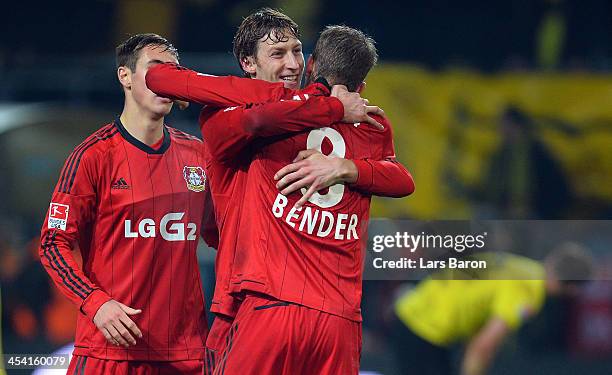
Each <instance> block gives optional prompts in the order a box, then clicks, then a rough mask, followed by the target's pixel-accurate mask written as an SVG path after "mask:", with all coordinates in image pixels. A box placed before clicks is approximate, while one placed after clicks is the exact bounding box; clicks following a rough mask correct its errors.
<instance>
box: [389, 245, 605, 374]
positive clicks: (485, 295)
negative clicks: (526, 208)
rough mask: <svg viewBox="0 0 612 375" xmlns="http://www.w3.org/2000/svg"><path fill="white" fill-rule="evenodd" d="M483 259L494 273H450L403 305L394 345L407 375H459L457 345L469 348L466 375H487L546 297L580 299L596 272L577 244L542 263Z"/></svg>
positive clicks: (409, 295) (428, 282)
mask: <svg viewBox="0 0 612 375" xmlns="http://www.w3.org/2000/svg"><path fill="white" fill-rule="evenodd" d="M477 257H478V260H485V261H486V262H487V269H486V270H479V271H478V273H477V274H472V275H471V276H472V277H471V279H469V280H459V279H458V278H459V277H458V276H457V275H456V274H455V275H454V274H453V273H452V272H453V270H448V269H446V270H443V271H439V272H437V273H435V274H432V275H431V276H430V277H428V278H427V279H425V280H423V281H422V282H421V283H419V284H418V285H417V286H416V287H415V288H414V289H412V290H410V291H408V292H406V293H403V294H402V295H401V296H400V297H399V298H398V299H397V301H396V303H395V306H394V313H395V314H394V319H395V327H394V329H393V340H394V349H395V351H396V354H397V358H398V364H399V365H400V367H401V370H402V373H403V374H418V375H429V374H431V375H446V374H452V373H453V372H452V366H451V359H450V347H451V346H452V345H454V344H456V343H465V344H466V348H465V353H464V355H463V360H462V364H461V372H460V373H461V375H482V374H485V373H486V371H487V369H488V368H489V365H490V364H491V362H492V360H493V358H494V356H495V353H496V351H497V349H498V348H499V347H500V345H501V343H502V342H503V341H504V339H505V338H506V337H507V336H508V334H509V333H511V332H512V331H515V330H517V329H518V328H519V327H520V326H521V324H522V323H523V322H525V320H527V319H528V318H530V317H532V316H534V315H535V314H537V313H538V312H539V311H540V310H541V308H542V306H543V304H544V300H545V297H546V295H568V294H570V295H571V294H575V293H577V292H578V291H579V288H580V284H582V283H583V281H585V280H587V279H588V278H589V277H590V275H591V272H592V268H593V267H592V261H591V257H590V256H589V254H588V252H587V251H586V250H585V249H584V248H582V247H581V246H580V245H577V244H565V245H562V246H561V247H559V248H557V249H555V250H553V251H552V252H551V253H550V254H549V255H548V256H547V257H546V259H545V260H544V262H543V263H540V262H537V261H535V260H532V259H529V258H525V257H521V256H517V255H511V254H505V253H504V254H494V253H484V254H480V255H478V256H477ZM463 278H466V277H463Z"/></svg>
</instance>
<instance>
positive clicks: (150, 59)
mask: <svg viewBox="0 0 612 375" xmlns="http://www.w3.org/2000/svg"><path fill="white" fill-rule="evenodd" d="M165 62H173V63H178V60H177V58H176V56H175V55H174V54H172V53H171V52H169V51H168V50H166V48H165V47H164V46H158V45H148V46H145V47H144V48H142V49H141V50H140V53H139V55H138V59H137V60H136V65H135V68H134V71H132V70H131V69H130V68H128V67H127V66H120V67H119V68H118V69H117V75H118V77H119V81H120V82H121V85H122V86H123V88H124V92H125V96H126V99H127V100H130V101H132V102H134V103H135V104H136V106H137V107H138V108H139V110H141V111H144V112H146V113H149V114H151V116H152V117H163V116H166V115H167V114H168V113H170V110H171V109H172V100H170V99H167V98H162V97H161V96H157V95H156V94H155V93H154V92H153V91H151V90H149V88H148V87H147V85H146V82H145V74H146V73H147V70H148V69H149V68H150V67H151V66H153V65H156V64H160V63H165Z"/></svg>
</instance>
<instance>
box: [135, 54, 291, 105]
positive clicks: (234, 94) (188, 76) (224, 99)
mask: <svg viewBox="0 0 612 375" xmlns="http://www.w3.org/2000/svg"><path fill="white" fill-rule="evenodd" d="M145 79H146V82H147V87H148V88H149V89H150V90H151V91H153V92H154V93H156V94H157V95H159V96H163V97H166V98H170V99H175V100H185V101H188V102H193V103H198V104H202V105H209V106H212V107H231V106H241V105H246V104H250V103H263V102H267V101H270V100H273V101H278V100H280V99H281V98H284V97H291V95H292V93H293V90H289V89H285V87H284V86H283V84H282V83H280V82H277V83H271V82H266V81H263V80H258V79H250V78H238V77H232V76H225V77H217V76H213V75H208V74H203V73H198V72H196V71H193V70H190V69H187V68H185V67H182V66H180V65H177V64H173V63H163V64H157V65H154V66H152V67H151V68H149V70H148V71H147V74H146V76H145Z"/></svg>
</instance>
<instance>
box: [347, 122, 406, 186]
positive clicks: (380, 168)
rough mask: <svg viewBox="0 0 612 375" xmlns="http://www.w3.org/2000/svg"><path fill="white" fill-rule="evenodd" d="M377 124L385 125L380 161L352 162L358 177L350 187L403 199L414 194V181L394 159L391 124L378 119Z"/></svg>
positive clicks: (364, 160)
mask: <svg viewBox="0 0 612 375" xmlns="http://www.w3.org/2000/svg"><path fill="white" fill-rule="evenodd" d="M379 122H381V123H383V124H384V125H385V130H384V131H383V132H382V133H381V135H382V137H383V139H382V153H381V155H380V159H378V160H377V159H363V160H353V162H354V163H355V166H356V167H357V171H358V177H357V181H356V182H355V183H354V184H352V186H353V187H355V188H357V189H359V190H362V191H364V192H367V193H370V194H373V195H378V196H382V197H394V198H401V197H405V196H407V195H410V194H412V193H413V192H414V180H413V178H412V175H411V174H410V172H408V170H407V169H406V167H404V166H403V165H402V164H401V163H400V162H398V161H397V159H396V158H395V147H394V146H393V131H392V129H391V124H390V123H389V122H388V121H386V120H383V119H379Z"/></svg>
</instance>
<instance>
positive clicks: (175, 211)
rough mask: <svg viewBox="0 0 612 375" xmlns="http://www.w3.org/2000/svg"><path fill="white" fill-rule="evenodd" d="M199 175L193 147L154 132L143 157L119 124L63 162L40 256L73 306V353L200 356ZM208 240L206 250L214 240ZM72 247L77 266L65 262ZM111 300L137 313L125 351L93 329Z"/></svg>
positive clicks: (175, 134)
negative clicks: (157, 139)
mask: <svg viewBox="0 0 612 375" xmlns="http://www.w3.org/2000/svg"><path fill="white" fill-rule="evenodd" d="M204 168H205V164H204V155H203V144H202V142H201V141H200V140H199V139H197V138H195V137H193V136H191V135H188V134H186V133H183V132H180V131H178V130H176V129H173V128H170V127H164V138H163V142H162V144H161V146H160V147H159V148H158V149H153V148H151V147H149V146H147V145H146V144H144V143H142V142H140V141H139V140H137V139H136V138H134V137H133V136H131V135H130V134H129V133H128V132H127V131H126V129H125V128H124V127H123V125H122V124H121V122H120V121H119V120H116V121H115V122H114V123H111V124H108V125H106V126H104V127H102V128H101V129H100V130H98V131H97V132H96V133H94V134H93V135H92V136H90V137H89V138H87V139H86V140H85V141H84V142H83V143H81V144H80V145H79V146H77V147H76V148H75V150H74V152H73V153H72V154H71V155H70V156H69V158H68V159H67V161H66V163H65V165H64V168H63V169H62V172H61V175H60V179H59V182H58V184H57V186H56V188H55V191H54V193H53V198H52V201H51V205H50V207H49V212H48V214H47V217H46V219H45V222H44V224H43V228H42V234H41V236H42V237H41V249H40V257H41V261H42V263H43V265H44V266H45V268H46V270H47V272H48V273H49V275H50V276H51V278H52V279H53V281H54V282H55V284H56V285H57V286H58V287H59V288H60V289H61V291H62V292H63V293H64V294H65V295H66V296H68V298H70V299H71V300H72V301H73V302H74V303H76V304H77V305H78V306H80V311H81V312H82V314H79V316H78V321H77V332H76V339H75V352H74V353H75V354H76V355H83V356H92V357H97V358H102V359H113V360H145V361H146V360H150V361H176V360H187V359H201V358H203V357H204V343H205V340H206V334H207V332H208V327H207V322H206V315H205V307H204V306H205V305H204V298H203V292H202V288H201V281H200V273H199V268H198V262H197V258H196V248H197V245H198V239H199V237H200V233H201V232H202V231H203V226H204V225H207V224H206V223H205V221H206V219H207V215H205V206H206V207H209V206H210V204H209V203H207V199H208V198H206V195H207V193H208V188H207V185H206V175H205V172H204V170H205V169H204ZM209 209H210V207H209ZM212 233H214V231H213V232H212ZM208 242H211V243H213V244H214V243H215V238H214V234H213V235H212V237H211V238H209V241H208ZM74 243H78V246H79V248H80V251H81V254H82V258H83V265H82V268H79V266H78V265H77V264H76V263H75V261H74V258H73V256H72V254H71V250H72V248H73V247H74ZM111 298H112V299H115V300H117V301H119V302H121V303H124V304H126V305H128V306H130V307H132V308H135V309H142V313H140V314H138V315H132V316H131V319H132V320H133V321H134V322H135V323H136V324H137V325H138V327H139V328H140V330H141V331H142V333H143V337H142V338H136V341H137V344H136V345H135V346H130V347H129V348H123V347H116V346H114V345H112V344H109V343H108V342H107V341H106V339H105V338H104V336H103V334H102V333H101V332H100V331H99V330H98V328H97V327H96V326H95V325H94V323H93V317H94V316H95V313H96V312H97V310H98V308H99V307H100V306H101V305H102V304H103V303H105V302H106V301H108V300H109V299H111Z"/></svg>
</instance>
